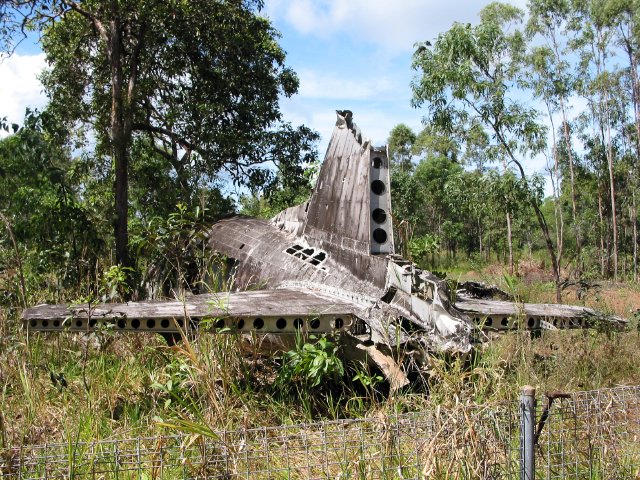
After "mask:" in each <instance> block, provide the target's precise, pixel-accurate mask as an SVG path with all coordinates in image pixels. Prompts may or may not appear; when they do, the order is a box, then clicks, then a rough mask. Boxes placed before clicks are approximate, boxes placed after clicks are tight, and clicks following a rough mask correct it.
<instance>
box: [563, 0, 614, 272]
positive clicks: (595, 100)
mask: <svg viewBox="0 0 640 480" xmlns="http://www.w3.org/2000/svg"><path fill="white" fill-rule="evenodd" d="M608 1H609V0H574V2H573V9H572V17H571V20H570V27H571V28H572V29H573V30H574V31H575V32H576V35H575V37H574V38H573V39H572V40H571V42H570V44H571V47H572V49H573V51H574V52H575V54H577V55H578V56H579V62H578V67H577V71H578V76H579V78H580V82H579V83H578V92H579V93H580V94H581V95H582V96H583V97H584V98H586V99H587V101H588V102H589V110H590V115H591V121H592V128H593V134H594V135H599V136H600V141H601V142H602V144H603V145H604V146H605V155H606V159H607V172H608V184H609V203H610V207H611V210H610V215H611V225H612V233H611V235H612V239H611V244H612V247H613V274H614V277H617V275H618V245H619V244H618V240H619V239H618V215H617V208H616V189H615V179H614V170H615V160H616V159H615V156H614V146H613V137H614V136H615V129H616V127H619V126H620V125H621V124H622V123H623V120H622V119H623V117H624V116H625V115H626V114H625V108H624V107H623V106H622V103H623V102H621V101H620V100H621V99H620V97H619V96H618V95H616V94H617V93H618V92H621V91H622V88H621V87H622V85H621V78H622V72H621V71H620V70H618V69H616V68H615V66H614V65H613V59H614V56H615V53H616V52H615V51H614V30H613V29H612V28H610V25H609V24H608V22H609V17H608V14H607V3H608Z"/></svg>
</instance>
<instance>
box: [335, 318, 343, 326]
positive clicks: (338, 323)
mask: <svg viewBox="0 0 640 480" xmlns="http://www.w3.org/2000/svg"><path fill="white" fill-rule="evenodd" d="M333 326H334V327H335V328H342V327H343V326H344V320H343V319H341V318H336V319H335V320H334V321H333Z"/></svg>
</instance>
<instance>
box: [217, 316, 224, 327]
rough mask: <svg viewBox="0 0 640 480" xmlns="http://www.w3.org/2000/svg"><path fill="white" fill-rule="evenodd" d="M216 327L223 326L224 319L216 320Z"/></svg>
mask: <svg viewBox="0 0 640 480" xmlns="http://www.w3.org/2000/svg"><path fill="white" fill-rule="evenodd" d="M216 328H224V320H223V319H222V318H219V319H218V320H216Z"/></svg>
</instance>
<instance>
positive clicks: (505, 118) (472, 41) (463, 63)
mask: <svg viewBox="0 0 640 480" xmlns="http://www.w3.org/2000/svg"><path fill="white" fill-rule="evenodd" d="M480 16H481V21H480V23H479V24H478V25H475V26H472V25H470V24H460V23H455V24H454V25H453V26H452V27H451V29H449V30H448V31H446V32H444V33H441V34H440V35H439V36H438V38H437V40H436V41H435V44H433V45H431V44H430V43H429V42H424V43H422V44H419V45H418V47H417V50H416V52H415V54H414V59H413V67H414V68H415V69H416V70H418V71H419V72H420V76H419V77H418V78H416V79H415V80H414V81H413V82H412V89H413V100H412V104H413V106H414V107H422V106H426V109H427V112H428V115H427V117H426V121H427V122H428V123H430V124H431V125H432V126H434V127H437V128H438V129H440V130H441V131H443V132H445V133H446V134H449V135H453V136H455V137H456V138H459V139H460V140H462V141H465V140H466V138H467V134H468V132H469V131H471V127H472V126H474V125H475V126H476V128H477V126H481V127H483V128H484V129H485V130H486V132H487V135H488V136H489V138H490V139H491V146H490V152H491V155H492V158H494V159H495V160H499V159H502V158H506V160H507V161H508V162H509V164H511V165H513V166H514V167H515V168H516V170H517V171H518V173H519V175H520V177H521V178H522V179H523V181H525V182H526V178H527V177H526V174H525V171H524V168H523V166H522V162H521V159H520V158H519V155H522V157H527V156H531V155H535V154H537V153H538V152H540V151H541V150H542V149H543V148H544V145H545V135H546V128H545V127H544V126H543V125H541V124H540V123H539V122H538V112H537V111H536V110H535V109H533V108H530V107H527V106H525V105H523V104H522V103H520V102H519V101H517V100H516V99H514V98H513V96H511V95H510V94H509V93H510V90H511V89H514V88H515V87H516V86H517V85H518V80H519V77H520V75H521V73H522V65H523V55H524V51H525V37H524V35H523V33H522V32H521V31H520V30H518V29H517V28H515V27H516V26H517V24H518V23H520V22H521V21H522V18H523V12H522V11H521V10H520V9H518V8H516V7H513V6H510V5H506V4H500V3H492V4H490V5H489V6H487V7H485V8H484V9H483V10H482V12H481V14H480ZM528 197H529V198H528V201H529V203H530V205H531V207H532V208H533V210H534V212H535V214H536V218H537V220H538V224H539V226H540V230H541V232H542V235H543V237H544V240H545V245H546V248H547V251H548V253H549V256H550V258H551V264H552V268H553V276H554V279H555V282H556V297H557V300H558V301H561V292H560V287H559V285H560V268H559V262H558V259H557V256H556V251H555V247H554V245H553V241H552V240H551V236H550V234H549V228H548V225H547V222H546V219H545V217H544V215H543V213H542V211H541V209H540V204H539V202H538V201H537V199H536V197H535V196H534V195H529V196H528Z"/></svg>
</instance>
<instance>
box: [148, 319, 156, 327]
mask: <svg viewBox="0 0 640 480" xmlns="http://www.w3.org/2000/svg"><path fill="white" fill-rule="evenodd" d="M147 328H156V321H155V320H154V319H153V318H150V319H149V320H147Z"/></svg>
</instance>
